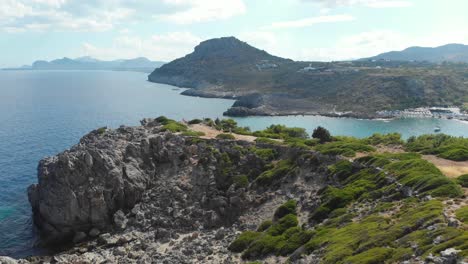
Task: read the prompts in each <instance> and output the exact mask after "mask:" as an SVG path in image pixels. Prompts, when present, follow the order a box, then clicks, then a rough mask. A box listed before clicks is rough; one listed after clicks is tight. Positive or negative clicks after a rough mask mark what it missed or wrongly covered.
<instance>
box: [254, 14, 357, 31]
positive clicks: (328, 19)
mask: <svg viewBox="0 0 468 264" xmlns="http://www.w3.org/2000/svg"><path fill="white" fill-rule="evenodd" d="M353 20H355V18H354V17H353V16H350V15H325V16H317V17H310V18H304V19H298V20H290V21H281V22H274V23H272V24H271V25H269V26H266V27H264V28H263V29H286V28H302V27H309V26H313V25H316V24H323V23H335V22H345V21H353Z"/></svg>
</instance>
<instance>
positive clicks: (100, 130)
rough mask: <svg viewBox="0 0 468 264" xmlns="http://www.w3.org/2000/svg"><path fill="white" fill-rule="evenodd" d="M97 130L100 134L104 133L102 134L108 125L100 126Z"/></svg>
mask: <svg viewBox="0 0 468 264" xmlns="http://www.w3.org/2000/svg"><path fill="white" fill-rule="evenodd" d="M96 131H97V133H98V134H99V135H102V134H104V133H106V131H107V127H100V128H98V129H97V130H96Z"/></svg>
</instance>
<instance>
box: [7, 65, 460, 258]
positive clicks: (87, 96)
mask: <svg viewBox="0 0 468 264" xmlns="http://www.w3.org/2000/svg"><path fill="white" fill-rule="evenodd" d="M180 92H181V90H180V89H176V90H174V87H171V86H167V85H161V84H154V83H149V82H147V81H146V75H145V74H142V73H133V72H106V71H102V72H96V71H91V72H86V71H63V72H61V71H54V72H48V71H0V182H1V184H0V255H10V256H16V257H18V256H25V255H29V254H38V253H41V250H40V249H37V248H34V242H35V239H36V235H35V233H34V229H33V226H32V222H31V211H30V207H29V204H28V202H27V195H26V188H27V187H28V186H29V185H30V184H32V183H35V182H36V181H37V180H36V168H37V164H38V161H39V160H40V159H41V158H43V157H44V156H50V155H54V154H56V153H58V152H61V151H63V150H64V149H67V148H69V147H70V146H72V145H73V144H75V143H77V142H78V140H79V139H80V137H81V136H83V135H84V134H85V133H87V132H89V131H91V130H93V129H95V128H98V127H102V126H109V127H118V126H119V125H121V124H125V125H137V124H138V123H139V120H140V119H142V118H144V117H157V116H160V115H166V116H168V117H170V118H174V119H178V120H181V119H183V118H184V119H186V120H189V119H192V118H202V117H211V118H216V117H222V113H223V111H225V110H226V109H227V108H228V107H229V106H230V105H231V104H232V103H233V101H231V100H224V99H204V98H194V97H186V96H181V95H179V93H180ZM236 120H237V121H238V122H239V124H240V125H243V126H250V127H251V128H252V129H253V130H257V129H262V128H265V127H267V126H269V125H270V124H273V123H282V124H286V125H288V126H299V127H305V128H307V130H308V131H309V132H311V131H312V130H313V128H315V127H316V126H318V125H321V126H324V127H326V128H328V129H329V130H330V131H331V132H332V133H333V134H335V135H352V136H358V137H363V136H368V135H371V134H372V133H374V132H381V133H386V132H395V131H396V132H400V133H402V134H403V135H404V136H405V137H408V136H410V135H419V134H424V133H431V132H432V131H433V128H434V127H435V126H436V125H439V126H441V127H442V131H443V132H445V133H448V134H452V135H459V136H461V135H464V136H468V124H467V123H463V122H458V121H453V120H437V119H400V120H393V121H390V122H384V121H368V120H355V119H338V118H327V117H316V116H307V117H302V116H289V117H248V118H237V119H236Z"/></svg>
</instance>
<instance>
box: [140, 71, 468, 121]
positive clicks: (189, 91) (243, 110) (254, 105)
mask: <svg viewBox="0 0 468 264" xmlns="http://www.w3.org/2000/svg"><path fill="white" fill-rule="evenodd" d="M148 81H149V82H152V83H159V84H167V85H172V86H175V87H178V88H179V89H183V91H182V92H181V93H180V95H185V96H191V97H200V98H208V99H210V98H217V99H230V100H235V101H234V103H233V105H232V106H231V107H230V108H228V109H226V111H225V112H223V115H224V116H227V117H249V116H271V117H275V116H324V117H333V118H352V119H358V120H359V119H361V120H374V121H379V120H380V121H391V120H394V119H399V118H410V117H414V118H434V119H448V120H456V121H460V122H468V119H462V118H457V117H451V118H447V117H440V116H439V117H437V116H435V115H434V116H401V115H396V114H394V115H388V114H386V115H379V114H378V112H374V113H358V112H351V111H346V112H332V111H330V112H326V111H298V110H295V109H275V108H273V107H272V106H271V105H269V104H268V103H265V100H262V99H259V97H263V96H262V95H259V94H256V93H253V94H247V95H240V96H236V95H234V94H230V93H223V94H217V93H215V92H209V91H203V90H197V89H195V88H190V87H184V86H180V85H177V83H164V82H155V81H151V79H150V78H148ZM252 100H253V101H255V102H252ZM391 111H393V112H399V111H401V112H403V111H406V110H391Z"/></svg>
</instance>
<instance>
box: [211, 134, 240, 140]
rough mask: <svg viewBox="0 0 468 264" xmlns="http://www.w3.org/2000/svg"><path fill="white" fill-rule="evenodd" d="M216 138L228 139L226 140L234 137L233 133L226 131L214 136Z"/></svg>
mask: <svg viewBox="0 0 468 264" xmlns="http://www.w3.org/2000/svg"><path fill="white" fill-rule="evenodd" d="M216 138H217V139H228V140H233V139H236V138H235V137H234V136H233V135H231V134H226V133H221V134H218V135H217V136H216Z"/></svg>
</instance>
